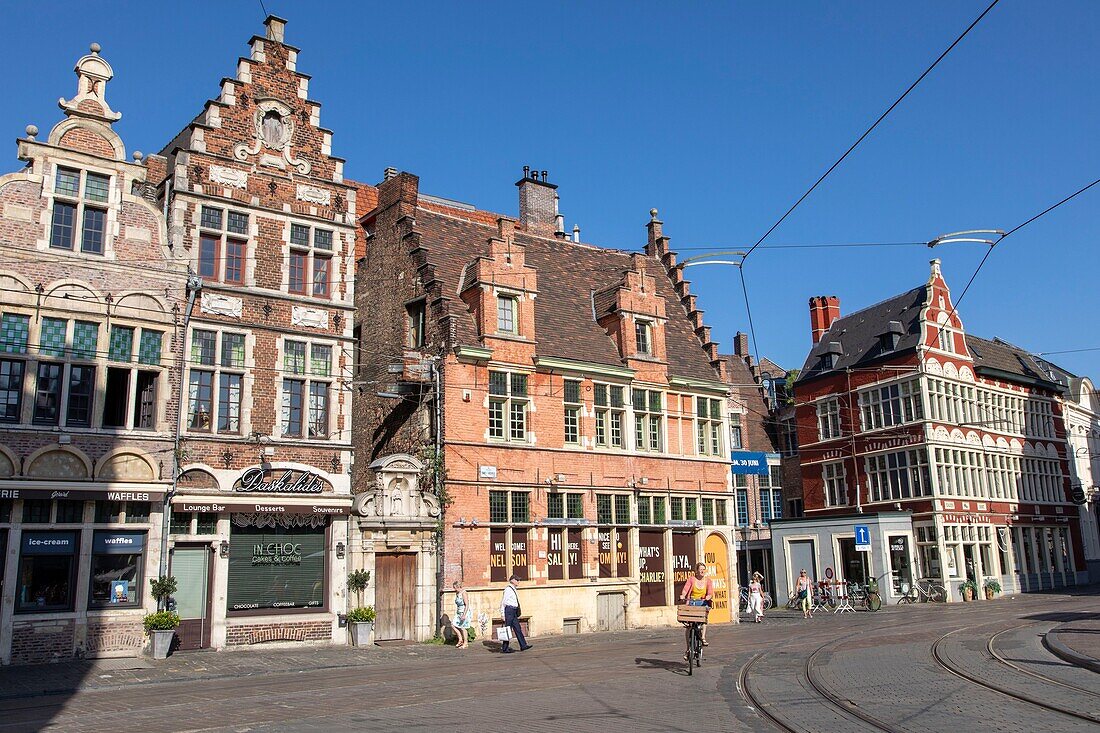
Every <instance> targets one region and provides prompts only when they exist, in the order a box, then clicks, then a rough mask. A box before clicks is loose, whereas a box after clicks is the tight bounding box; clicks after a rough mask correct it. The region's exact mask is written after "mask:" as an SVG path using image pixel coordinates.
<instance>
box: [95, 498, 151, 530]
mask: <svg viewBox="0 0 1100 733" xmlns="http://www.w3.org/2000/svg"><path fill="white" fill-rule="evenodd" d="M146 503H148V502H146ZM124 506H125V502H121V501H103V500H99V501H96V503H95V522H96V524H115V523H117V522H121V521H122V517H123V507H124Z"/></svg>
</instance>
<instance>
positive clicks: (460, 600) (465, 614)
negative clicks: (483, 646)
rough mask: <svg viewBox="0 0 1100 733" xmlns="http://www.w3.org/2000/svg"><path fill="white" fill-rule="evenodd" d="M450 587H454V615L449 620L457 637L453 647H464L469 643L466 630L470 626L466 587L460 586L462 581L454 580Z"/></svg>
mask: <svg viewBox="0 0 1100 733" xmlns="http://www.w3.org/2000/svg"><path fill="white" fill-rule="evenodd" d="M452 587H453V588H454V589H455V617H454V620H453V621H451V627H452V628H453V629H454V630H455V635H456V636H457V637H458V644H456V645H455V649H465V648H466V647H468V646H469V645H470V642H469V640H468V637H467V631H466V630H467V629H469V628H470V603H469V600H468V599H467V598H466V589H465V588H463V587H462V583H460V582H459V581H457V580H456V581H455V582H454V583H453V585H452Z"/></svg>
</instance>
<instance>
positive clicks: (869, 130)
mask: <svg viewBox="0 0 1100 733" xmlns="http://www.w3.org/2000/svg"><path fill="white" fill-rule="evenodd" d="M998 2H1000V0H993V2H992V3H990V4H989V7H987V8H986V9H985V10H983V11H982V14H981V15H979V16H978V17H977V18H975V19H974V22H973V23H971V24H970V25H968V26H967V27H966V30H964V31H963V32H962V33H961V34H959V37H958V38H956V39H955V40H954V41H952V43H951V45H950V46H948V47H947V49H946V50H945V51H944V52H943V53H941V54H940V55H939V56H938V57H936V60H935V61H933V62H932V65H931V66H929V67H928V68H927V69H925V70H924V73H922V74H921V75H920V76H918V77H917V80H916V81H914V82H913V83H912V84H910V85H909V88H908V89H906V90H905V91H904V92H902V94H901V96H900V97H898V98H897V99H895V100H894V103H893V104H891V105H890V106H889V107H887V108H886V111H885V112H883V113H882V114H881V115H879V117H878V119H877V120H875V121H874V123H873V124H872V125H871V126H870V127H868V128H867V130H866V131H865V132H864V133H863V134H862V135H860V136H859V138H858V139H857V140H856V141H855V142H854V143H852V145H851V147H849V148H848V149H847V150H846V151H844V154H843V155H841V156H840V157H839V158H837V160H836V162H835V163H833V164H832V165H831V166H829V169H828V170H827V171H825V172H824V173H822V174H821V177H820V178H818V179H817V180H816V181H815V182H814V184H813V185H812V186H810V187H809V188H808V189H806V192H805V193H804V194H802V195H801V196H800V197H799V199H798V200H797V201H795V202H794V204H793V205H791V208H789V209H787V211H786V212H785V213H784V214H783V216H781V217H779V219H778V221H776V222H775V223H774V224H772V225H771V228H769V229H768V231H766V232H764V236H762V237H760V239H758V240H756V244H754V245H752V246H751V247H749V251H748V252H746V253H745V259H748V257H749V255H751V254H752V253H753V251H754V250H755V249H756V248H757V247H759V246H760V245H761V244H763V242H764V240H765V239H767V238H768V236H769V235H770V234H771V233H772V232H774V231H775V230H776V228H778V227H779V225H780V224H782V223H783V221H784V220H785V219H786V218H787V217H788V216H790V215H791V213H792V212H793V211H794V210H795V209H797V208H798V206H799V204H801V203H802V202H803V201H805V200H806V198H807V197H808V196H809V195H810V194H811V193H813V192H814V189H816V188H817V187H818V186H819V185H821V182H822V181H824V180H825V179H826V178H828V176H829V174H830V173H832V172H833V171H834V170H836V168H837V166H839V165H840V164H841V163H843V162H844V159H845V158H847V157H848V156H849V155H850V154H851V153H852V151H853V150H855V149H856V148H857V147H858V146H859V144H860V143H862V142H863V141H864V140H865V139H866V138H867V136H868V135H870V134H871V133H872V132H873V131H874V129H875V128H876V127H878V126H879V123H881V122H882V121H883V120H885V119H886V117H887V116H888V115H889V114H890V113H891V112H893V111H894V108H895V107H897V106H898V105H899V104H901V102H902V100H903V99H905V98H906V97H907V96H909V93H910V92H912V91H913V90H914V89H916V88H917V85H918V84H920V83H921V82H922V81H924V78H925V77H926V76H928V75H929V74H930V73H932V70H933V69H935V68H936V66H937V65H939V63H940V62H941V61H943V59H944V58H945V57H946V56H947V54H949V53H951V51H952V49H954V48H955V46H957V45H959V43H960V42H961V41H962V39H964V38H966V35H967V34H968V33H970V31H972V30H973V29H974V26H976V25H978V23H979V22H981V20H982V18H984V17H985V16H986V15H987V14H988V13H989V11H990V10H992V9H993V8H994V7H995V6H996V5H997V3H998Z"/></svg>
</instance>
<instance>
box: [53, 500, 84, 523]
mask: <svg viewBox="0 0 1100 733" xmlns="http://www.w3.org/2000/svg"><path fill="white" fill-rule="evenodd" d="M83 522H84V502H83V501H79V500H73V499H58V500H57V513H56V515H55V518H54V523H56V524H82V523H83Z"/></svg>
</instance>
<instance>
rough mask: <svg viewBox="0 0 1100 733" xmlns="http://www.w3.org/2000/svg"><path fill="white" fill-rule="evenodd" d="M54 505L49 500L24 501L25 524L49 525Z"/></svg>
mask: <svg viewBox="0 0 1100 733" xmlns="http://www.w3.org/2000/svg"><path fill="white" fill-rule="evenodd" d="M52 505H53V502H51V501H50V500H49V499H24V500H23V524H49V523H50V510H51V509H52V508H53V506H52Z"/></svg>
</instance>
